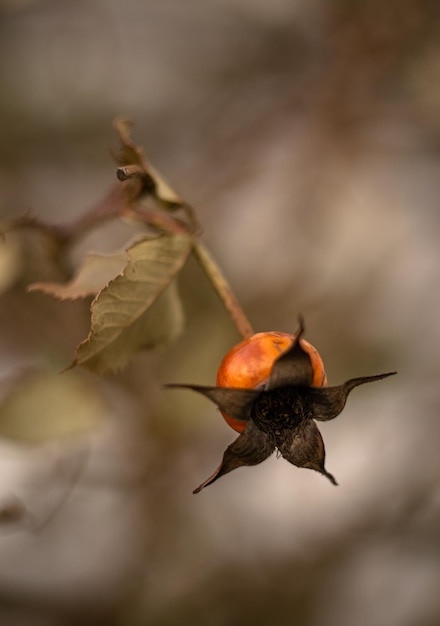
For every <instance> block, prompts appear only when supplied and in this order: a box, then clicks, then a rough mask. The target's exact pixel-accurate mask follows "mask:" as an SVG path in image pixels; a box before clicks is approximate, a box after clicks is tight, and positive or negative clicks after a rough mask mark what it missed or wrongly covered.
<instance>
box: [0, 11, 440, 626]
mask: <svg viewBox="0 0 440 626" xmlns="http://www.w3.org/2000/svg"><path fill="white" fill-rule="evenodd" d="M0 20H1V21H0V81H1V83H0V114H1V127H0V128H1V130H0V137H1V141H0V158H1V171H0V215H1V218H5V217H10V216H14V215H20V214H22V213H23V212H26V211H28V210H31V211H32V212H33V213H34V214H36V215H38V216H40V217H41V218H44V219H46V220H49V221H52V222H63V221H64V220H67V219H70V218H73V217H75V216H77V215H79V214H80V213H81V212H83V211H85V210H87V209H88V208H89V207H91V206H93V204H95V203H96V202H97V201H98V200H99V199H100V198H101V197H102V196H103V194H104V193H105V191H106V190H107V188H108V187H109V186H110V185H111V184H112V183H113V182H114V180H115V166H114V163H113V161H112V159H111V157H110V148H111V147H112V146H114V144H115V136H114V132H113V130H112V127H111V123H112V120H113V118H114V117H115V116H117V115H120V114H124V115H127V116H129V117H131V118H132V119H133V120H134V121H135V124H136V126H135V138H136V140H137V141H138V142H139V143H141V144H142V145H143V146H144V148H145V149H146V151H147V153H148V155H149V157H150V159H151V160H152V161H153V163H154V164H155V165H156V166H157V167H159V168H160V169H161V171H162V172H163V173H165V174H166V176H167V177H168V178H169V179H170V180H171V181H173V183H174V185H175V186H176V188H177V189H178V190H179V191H180V192H181V193H182V195H183V196H184V197H185V198H187V199H188V200H189V201H190V202H191V203H193V204H194V205H195V207H196V208H197V210H198V214H199V218H200V220H201V222H202V224H203V226H204V232H205V240H206V242H207V243H208V245H209V246H210V247H211V248H212V250H213V252H214V253H215V255H216V257H217V259H218V260H219V262H220V264H221V265H222V267H223V269H224V271H225V273H226V274H227V276H228V277H229V279H230V281H231V283H232V285H233V287H234V289H235V291H236V292H237V294H238V296H239V298H240V300H241V302H242V304H243V306H244V308H245V310H246V311H247V313H248V315H249V317H250V319H251V320H252V322H253V324H254V325H255V328H256V329H257V330H284V331H292V332H293V331H294V330H295V327H296V317H297V314H298V312H302V313H303V314H304V316H305V318H306V323H307V335H306V336H307V338H308V339H309V340H310V341H312V343H313V344H314V345H316V346H317V347H318V348H319V350H320V352H321V354H322V356H323V358H324V360H325V363H326V367H327V374H328V377H329V382H330V384H332V383H334V384H336V383H338V382H341V381H342V380H345V379H346V378H349V377H352V376H359V375H367V374H371V373H378V372H381V371H389V370H393V369H397V370H398V371H399V375H398V376H397V377H395V378H392V379H388V380H386V381H383V382H380V383H377V384H375V385H372V386H371V387H368V388H367V387H365V388H361V389H359V390H356V391H355V392H353V394H352V396H351V397H350V399H349V402H348V406H347V408H346V409H345V410H344V412H343V414H342V415H341V416H340V417H339V418H338V419H337V420H335V421H334V422H331V423H328V424H323V425H322V426H321V431H322V433H323V436H324V439H325V442H326V447H327V467H328V469H329V471H330V472H332V473H334V474H335V476H336V478H337V479H338V481H339V483H340V486H339V487H337V488H334V487H332V485H330V484H329V483H328V481H326V480H325V479H324V478H323V477H321V476H319V475H318V474H315V473H313V472H306V471H304V470H299V469H296V468H294V467H292V466H290V465H289V464H288V463H286V462H285V461H283V460H282V459H279V460H278V459H276V458H275V456H274V457H272V458H271V459H269V460H268V461H266V462H265V463H263V464H262V465H260V466H258V467H255V468H246V469H240V470H237V471H236V472H234V473H232V474H230V475H229V476H227V477H225V478H223V479H222V480H219V481H218V482H217V483H216V484H215V485H213V486H211V487H209V488H208V489H206V490H205V491H203V492H202V493H201V494H200V495H198V496H192V495H191V490H192V489H193V488H194V487H195V486H196V485H197V484H199V483H200V482H201V481H202V480H203V479H204V478H206V477H207V476H208V475H209V473H210V472H211V471H212V470H214V468H215V467H216V465H217V464H218V462H219V461H220V459H221V455H222V453H223V450H224V448H225V447H226V445H228V443H229V442H231V441H232V440H233V438H234V436H235V434H234V433H233V432H232V431H231V430H230V429H228V427H227V426H226V425H225V424H224V423H223V421H222V420H221V418H220V416H219V415H218V413H217V412H216V410H215V409H214V408H213V407H212V406H211V405H210V404H209V402H208V401H206V400H204V399H203V398H199V397H193V396H192V395H191V394H190V393H189V392H188V393H187V392H184V391H172V392H171V391H164V390H162V388H161V384H162V383H164V382H170V381H173V382H189V383H205V384H210V383H213V381H214V379H215V372H216V368H217V365H218V363H219V361H220V359H221V358H222V356H223V354H224V353H225V352H226V351H227V350H228V349H229V347H231V346H232V345H233V344H234V343H235V342H237V341H238V336H237V334H236V332H235V330H234V328H233V326H232V324H231V322H230V320H229V319H228V318H227V316H226V314H225V312H224V311H223V309H222V307H221V305H220V304H219V302H218V301H217V299H216V296H215V295H214V294H213V293H212V292H211V290H210V287H209V284H208V282H207V281H206V279H205V278H204V276H203V275H202V273H201V272H200V270H199V268H198V267H197V266H196V264H195V263H194V262H189V263H188V266H187V267H186V268H185V271H184V275H183V276H182V280H181V294H182V298H183V301H184V306H185V312H186V318H187V326H186V330H185V333H184V334H183V335H182V337H181V338H180V339H179V340H178V341H177V342H176V343H174V344H173V345H170V346H167V347H163V348H160V349H158V350H156V351H154V352H150V353H148V354H145V355H140V356H138V357H137V358H136V359H135V360H134V361H133V362H132V363H131V364H130V366H129V367H128V368H127V369H126V370H125V371H124V372H122V373H120V374H117V375H116V374H115V375H108V376H104V377H98V376H96V375H92V374H89V373H87V372H83V371H71V372H67V373H65V374H64V375H63V376H60V375H59V373H58V372H59V371H60V370H61V369H62V368H63V367H64V366H66V365H67V364H68V363H69V362H70V361H71V359H72V354H73V350H74V348H75V345H76V344H77V342H78V341H79V340H81V339H83V338H84V337H85V336H86V334H87V332H88V317H87V310H88V306H89V304H90V303H89V302H65V303H59V302H55V301H53V300H51V299H50V298H48V297H45V296H43V295H42V294H37V293H33V294H28V293H26V285H27V284H29V283H30V282H32V281H34V280H37V279H38V280H42V279H43V278H44V279H48V278H49V279H54V278H57V277H58V278H59V275H58V273H59V268H57V267H54V266H53V265H51V263H50V261H49V260H48V258H47V249H46V248H45V242H44V241H42V240H41V238H39V237H36V236H35V234H34V235H31V234H28V235H26V236H23V235H22V236H18V235H17V236H14V237H12V236H11V237H7V240H6V242H3V243H2V247H1V249H0V287H1V290H2V296H1V301H0V376H1V377H0V392H1V397H2V398H3V400H2V402H3V407H2V411H1V414H0V433H1V434H2V435H3V438H2V439H1V444H0V521H1V522H2V526H1V528H0V623H1V624H2V626H3V625H4V626H64V625H67V626H70V625H76V624H85V625H88V624H90V625H94V626H95V625H101V624H102V625H104V624H105V625H106V626H107V625H114V626H122V625H123V626H150V625H151V626H175V625H176V626H177V625H179V626H183V625H186V624H191V625H194V626H195V625H203V626H230V625H231V626H232V625H240V626H247V625H249V626H251V625H252V626H253V625H255V624H258V625H260V624H261V625H263V626H265V625H266V624H268V625H269V624H270V625H272V624H279V625H280V626H281V625H284V624H286V625H287V624H296V625H298V626H352V625H353V624H356V626H416V625H417V626H435V625H437V624H439V623H440V595H439V589H440V484H439V478H440V455H439V438H440V421H439V408H440V397H439V384H438V378H439V372H440V366H439V364H438V355H437V349H438V347H439V339H440V332H439V323H438V319H439V314H440V289H439V285H440V246H439V235H440V232H439V226H440V215H439V208H438V198H439V191H440V159H439V156H440V22H439V4H438V2H437V1H436V0H431V1H429V0H399V1H398V0H391V1H389V2H383V1H380V0H371V1H370V2H360V1H358V0H328V1H325V0H307V1H306V0H290V1H289V0H272V1H271V2H266V0H212V1H211V2H205V1H203V0H180V1H179V0H156V1H154V0H144V1H142V0H126V1H124V2H122V1H117V0H107V1H103V0H101V1H100V0H82V1H81V0H78V1H76V2H73V1H66V0H63V1H61V0H58V1H53V0H52V1H51V0H46V1H44V0H9V1H6V0H3V1H2V2H0ZM131 232H132V231H131V227H130V226H129V225H127V226H116V225H108V226H107V227H105V228H102V229H100V230H99V231H98V232H94V233H92V234H90V236H88V237H87V238H85V240H84V241H82V242H81V244H80V245H78V246H77V247H76V249H75V250H74V251H73V252H72V255H71V259H70V262H71V264H72V267H73V266H74V263H75V262H77V260H78V259H79V258H81V256H82V255H83V254H84V252H85V251H88V250H95V251H96V250H101V251H109V250H113V249H115V248H117V247H118V246H120V245H122V244H123V243H124V241H126V240H127V239H128V238H129V236H130V234H131ZM67 270H68V268H67ZM17 381H19V383H18V382H17ZM11 389H12V390H13V391H14V393H15V395H14V396H13V399H12V400H11V396H10V393H11ZM76 420H78V423H79V424H80V426H81V425H83V424H84V425H86V426H87V429H86V431H85V433H86V434H82V435H79V434H78V435H77V436H75V437H69V438H67V439H66V438H64V437H59V435H62V434H63V428H64V426H65V428H66V430H67V431H69V432H70V430H71V426H72V423H73V422H75V421H76ZM90 424H93V428H92V429H91V430H90ZM48 433H49V434H50V435H54V436H48ZM55 435H56V436H55ZM36 442H37V443H36Z"/></svg>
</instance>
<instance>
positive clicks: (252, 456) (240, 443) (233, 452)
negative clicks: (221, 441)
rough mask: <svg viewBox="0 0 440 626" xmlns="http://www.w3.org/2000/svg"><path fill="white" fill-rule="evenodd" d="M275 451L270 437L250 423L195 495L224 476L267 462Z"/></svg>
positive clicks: (228, 448)
mask: <svg viewBox="0 0 440 626" xmlns="http://www.w3.org/2000/svg"><path fill="white" fill-rule="evenodd" d="M274 450H275V445H274V444H273V443H272V442H271V441H270V438H269V436H268V435H267V434H266V433H263V432H262V431H261V430H259V429H258V428H257V426H256V425H255V424H254V423H253V422H252V421H249V422H248V424H247V426H246V428H245V430H244V431H243V432H242V433H241V435H239V436H238V437H237V439H236V440H235V441H234V442H233V443H231V445H230V446H228V447H227V448H226V450H225V452H224V454H223V460H222V462H221V464H220V465H219V467H218V468H217V469H216V470H215V472H214V473H213V474H211V476H209V478H207V479H206V480H205V481H204V482H203V483H202V484H201V485H199V486H198V487H197V488H196V489H194V491H193V493H199V492H200V491H201V490H202V489H203V488H204V487H207V486H208V485H210V484H211V483H213V482H214V481H216V480H217V478H220V476H224V475H225V474H228V473H229V472H232V470H235V469H237V468H239V467H243V466H246V465H258V464H259V463H262V462H263V461H265V460H266V459H267V458H268V457H269V456H270V455H271V454H272V453H273V451H274Z"/></svg>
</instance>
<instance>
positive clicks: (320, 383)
mask: <svg viewBox="0 0 440 626" xmlns="http://www.w3.org/2000/svg"><path fill="white" fill-rule="evenodd" d="M294 339H295V335H292V334H290V333H283V332H275V331H268V332H261V333H256V334H255V335H252V336H251V337H248V338H247V339H244V340H243V341H241V342H240V343H238V344H237V345H236V346H234V347H233V348H232V349H231V350H230V351H229V352H228V353H227V354H226V355H225V356H224V358H223V360H222V362H221V363H220V366H219V368H218V372H217V386H218V387H229V388H230V387H236V388H242V389H256V388H257V387H260V386H261V385H264V384H265V382H267V380H268V379H269V376H270V373H271V370H272V366H273V364H274V362H275V361H276V360H277V358H278V357H280V356H281V354H283V353H284V352H285V351H286V350H287V349H288V348H290V346H291V345H292V343H293V341H294ZM299 343H300V345H301V347H302V349H303V350H304V352H306V353H307V355H308V356H309V358H310V362H311V365H312V369H313V381H312V386H313V387H326V386H327V376H326V373H325V370H324V363H323V361H322V359H321V357H320V355H319V353H318V351H317V350H316V348H315V347H314V346H312V344H311V343H309V342H308V341H306V340H305V339H302V338H301V339H300V340H299ZM221 413H222V415H223V417H224V419H225V421H226V422H227V424H229V426H230V427H231V428H233V429H234V430H235V431H237V432H238V433H241V432H243V430H244V429H245V427H246V423H244V422H241V421H238V420H236V419H234V418H232V417H230V416H229V415H227V414H226V413H224V412H223V411H221Z"/></svg>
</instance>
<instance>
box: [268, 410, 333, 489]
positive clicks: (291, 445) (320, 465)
mask: <svg viewBox="0 0 440 626" xmlns="http://www.w3.org/2000/svg"><path fill="white" fill-rule="evenodd" d="M286 434H287V436H286V437H285V439H284V441H283V442H282V443H280V445H278V450H279V451H280V453H281V455H282V456H283V457H284V458H285V459H286V461H289V463H292V464H293V465H296V466H297V467H305V468H308V469H313V470H316V471H317V472H320V473H321V474H324V476H327V478H328V479H329V480H330V482H332V483H333V484H334V485H337V484H338V483H337V482H336V480H335V478H334V476H333V475H332V474H330V473H329V472H327V470H326V469H325V467H324V462H325V448H324V442H323V440H322V437H321V433H320V432H319V430H318V427H317V426H316V424H315V422H313V421H312V420H305V421H303V422H302V423H301V424H300V425H299V426H298V427H297V428H295V429H294V430H291V431H289V432H288V433H286Z"/></svg>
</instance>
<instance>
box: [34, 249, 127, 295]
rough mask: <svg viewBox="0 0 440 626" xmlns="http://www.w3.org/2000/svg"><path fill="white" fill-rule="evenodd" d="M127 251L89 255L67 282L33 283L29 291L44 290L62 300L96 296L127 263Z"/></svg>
mask: <svg viewBox="0 0 440 626" xmlns="http://www.w3.org/2000/svg"><path fill="white" fill-rule="evenodd" d="M127 262H128V256H127V254H126V253H122V254H114V255H102V254H89V255H87V256H86V257H85V258H84V260H83V262H82V264H81V266H80V267H79V269H78V271H77V272H76V274H75V276H74V277H73V278H72V279H71V280H70V281H69V282H67V283H33V284H32V285H30V286H29V287H28V291H42V292H44V293H46V294H48V295H51V296H54V297H55V298H59V299H60V300H76V299H77V298H86V297H87V296H96V294H97V293H99V292H100V291H101V290H102V289H103V288H104V287H105V286H106V285H108V283H109V282H110V281H111V280H112V279H114V278H115V277H116V276H117V275H118V274H120V273H121V272H122V271H123V269H124V267H125V266H126V265H127Z"/></svg>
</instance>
